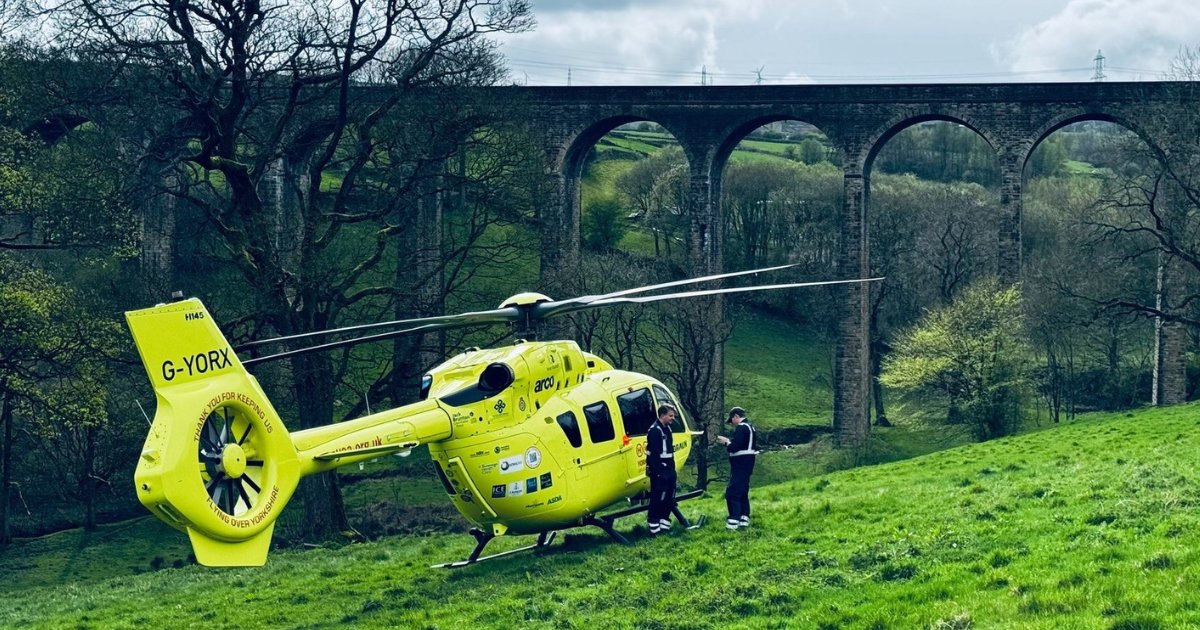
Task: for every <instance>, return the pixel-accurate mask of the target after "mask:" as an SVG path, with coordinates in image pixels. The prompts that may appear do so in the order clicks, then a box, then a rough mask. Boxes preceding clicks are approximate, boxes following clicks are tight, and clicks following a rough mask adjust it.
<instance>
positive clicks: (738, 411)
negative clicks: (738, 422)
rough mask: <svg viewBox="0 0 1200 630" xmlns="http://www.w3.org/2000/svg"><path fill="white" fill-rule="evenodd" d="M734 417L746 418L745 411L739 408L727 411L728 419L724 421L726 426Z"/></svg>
mask: <svg viewBox="0 0 1200 630" xmlns="http://www.w3.org/2000/svg"><path fill="white" fill-rule="evenodd" d="M734 416H741V417H743V418H745V417H746V410H745V409H742V408H741V407H734V408H733V409H730V410H729V417H728V418H726V419H725V423H726V424H728V423H730V422H733V417H734Z"/></svg>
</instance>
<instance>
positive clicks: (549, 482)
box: [541, 473, 554, 490]
mask: <svg viewBox="0 0 1200 630" xmlns="http://www.w3.org/2000/svg"><path fill="white" fill-rule="evenodd" d="M541 482H542V490H545V489H546V488H549V487H550V486H553V485H554V479H553V477H552V476H551V475H550V473H546V474H544V475H542V478H541Z"/></svg>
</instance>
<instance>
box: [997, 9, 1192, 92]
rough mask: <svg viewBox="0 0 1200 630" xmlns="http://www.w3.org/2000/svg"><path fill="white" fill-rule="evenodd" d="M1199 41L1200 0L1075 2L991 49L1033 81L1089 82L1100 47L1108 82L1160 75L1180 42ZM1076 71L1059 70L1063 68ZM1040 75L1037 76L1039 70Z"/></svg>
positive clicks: (1189, 43) (1015, 69) (1190, 43)
mask: <svg viewBox="0 0 1200 630" xmlns="http://www.w3.org/2000/svg"><path fill="white" fill-rule="evenodd" d="M1197 44H1200V3H1196V2H1194V1H1190V0H1071V1H1070V2H1068V3H1067V5H1066V6H1065V7H1063V9H1062V10H1061V11H1060V12H1059V13H1058V14H1057V15H1054V16H1053V17H1050V18H1048V19H1046V20H1044V21H1042V22H1040V23H1038V24H1036V25H1034V26H1032V27H1029V28H1026V29H1025V30H1023V31H1022V32H1020V33H1019V34H1018V35H1017V36H1016V37H1014V38H1013V39H1011V40H1009V41H1008V42H1006V43H1004V44H1003V45H1000V46H997V47H994V48H993V54H994V55H995V56H996V57H997V59H999V60H1001V61H1002V62H1004V63H1007V65H1008V66H1009V67H1010V68H1011V70H1012V71H1014V72H1024V73H1031V74H1030V75H1029V76H1028V77H1027V78H1028V79H1029V80H1067V81H1086V80H1088V79H1090V78H1091V76H1092V60H1093V58H1094V57H1095V56H1096V51H1097V50H1102V51H1103V53H1104V56H1105V61H1106V65H1107V68H1106V72H1105V73H1106V74H1107V75H1108V80H1134V79H1158V78H1160V77H1161V74H1162V73H1163V72H1165V71H1166V70H1167V68H1168V66H1169V65H1170V62H1171V59H1172V58H1174V57H1175V55H1176V54H1177V53H1178V52H1179V49H1180V47H1181V46H1191V47H1195V46H1196V45H1197ZM1068 68H1070V69H1074V70H1072V71H1069V72H1058V71H1059V70H1062V69H1068ZM1035 73H1036V74H1035Z"/></svg>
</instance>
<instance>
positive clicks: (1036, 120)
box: [493, 82, 1198, 444]
mask: <svg viewBox="0 0 1200 630" xmlns="http://www.w3.org/2000/svg"><path fill="white" fill-rule="evenodd" d="M1182 88H1183V86H1182V84H1178V83H1170V82H1145V83H1038V84H948V85H842V86H815V85H812V86H746V87H700V86H697V87H577V88H575V87H561V88H556V87H547V88H529V87H509V88H494V89H493V90H494V91H495V97H496V98H497V99H499V100H504V101H511V100H513V99H517V100H520V101H523V102H524V103H526V104H527V106H528V107H529V110H530V113H529V119H528V120H529V129H530V130H531V132H532V133H534V134H535V135H536V137H538V138H539V140H540V142H541V143H542V146H543V147H544V151H545V160H546V162H545V168H546V174H547V183H548V188H549V190H550V191H551V194H550V198H549V199H547V200H546V201H545V205H544V207H543V218H544V219H545V223H544V225H545V232H544V234H543V253H542V263H543V266H542V268H543V274H544V277H543V281H544V284H546V285H547V286H549V287H553V286H554V285H555V284H556V281H555V278H554V275H553V274H554V273H555V270H562V269H570V268H572V267H573V266H574V265H575V263H576V261H577V260H578V257H579V213H580V178H581V174H582V169H583V165H584V159H585V157H586V155H587V153H588V151H589V150H590V149H591V148H592V146H593V145H594V144H595V143H596V142H597V141H598V140H599V139H600V138H601V137H602V136H604V135H605V134H606V133H608V132H609V131H611V130H613V129H614V128H615V127H617V126H619V125H623V124H626V123H630V122H637V121H649V122H653V123H656V124H658V125H661V126H662V127H663V128H665V129H666V130H667V131H669V132H670V133H671V134H673V135H674V136H675V138H676V139H677V140H678V141H679V144H680V145H681V146H682V148H683V152H684V155H685V156H686V158H687V160H688V165H689V169H690V182H691V184H690V193H689V197H690V198H689V203H688V208H687V210H688V214H689V217H690V230H689V235H690V242H689V244H688V246H689V247H688V249H689V255H690V261H689V262H690V264H691V266H692V269H693V270H694V272H695V273H696V274H697V275H700V274H709V273H717V272H720V271H721V270H722V269H721V267H722V252H723V243H722V230H721V225H722V221H721V174H722V171H723V169H724V167H725V164H726V162H727V161H728V159H729V156H730V154H731V153H732V152H733V149H734V147H735V146H736V145H737V144H738V143H739V142H740V141H741V140H742V139H743V138H744V137H745V136H746V135H747V134H748V133H750V132H751V131H753V130H755V129H757V128H759V127H760V126H762V125H764V124H767V123H771V122H776V121H781V120H795V121H801V122H804V123H808V124H811V125H814V126H815V127H817V128H818V129H819V130H820V131H822V132H823V133H824V134H825V135H826V136H827V137H828V139H829V140H830V142H831V143H832V144H833V146H834V147H835V148H836V149H837V150H838V151H839V153H840V154H841V158H842V164H843V171H844V175H843V177H844V192H845V194H844V205H843V209H842V216H841V222H840V225H841V228H840V234H839V237H840V243H841V250H840V255H839V259H838V267H837V274H838V275H839V276H840V277H843V278H856V277H866V276H867V275H868V271H869V267H868V260H869V255H870V254H869V251H868V241H867V232H866V226H867V213H868V212H869V211H870V197H869V194H868V193H869V180H870V175H871V166H872V162H873V160H874V158H875V156H876V155H877V154H878V152H879V150H880V148H881V147H883V145H884V144H885V143H886V142H887V141H888V139H890V138H891V137H892V136H894V135H895V134H897V133H898V132H900V131H901V130H903V129H905V128H906V127H909V126H911V125H914V124H917V123H921V122H926V121H948V122H952V123H957V124H961V125H963V126H965V127H967V128H969V129H971V130H973V131H975V132H976V133H977V134H979V135H980V136H981V137H982V138H983V139H984V140H985V141H986V142H987V143H988V145H990V146H991V148H992V150H993V151H995V155H996V159H997V162H998V164H999V167H1000V173H1001V186H1000V191H999V195H1000V199H999V202H1000V203H999V208H1000V210H999V212H1000V216H999V221H998V223H999V234H998V247H999V251H998V252H997V260H998V265H997V269H996V272H997V274H998V275H999V276H1000V277H1001V278H1002V279H1003V280H1004V281H1007V282H1016V281H1019V279H1020V275H1021V197H1022V190H1023V185H1024V179H1023V178H1024V169H1025V164H1026V162H1027V161H1028V159H1029V157H1030V155H1031V153H1032V152H1033V150H1034V149H1035V148H1036V147H1037V145H1038V144H1039V143H1040V142H1041V141H1042V140H1043V139H1045V138H1046V137H1047V136H1048V135H1050V134H1051V133H1053V132H1054V131H1055V130H1057V129H1059V128H1062V127H1064V126H1066V125H1070V124H1072V123H1076V122H1081V121H1089V120H1097V121H1107V122H1112V123H1116V124H1119V125H1122V126H1124V127H1126V128H1128V129H1130V130H1132V131H1133V132H1135V133H1137V134H1138V135H1139V136H1141V137H1142V139H1143V140H1145V141H1146V142H1147V143H1148V144H1149V145H1150V146H1151V147H1155V148H1160V147H1167V146H1169V145H1170V142H1171V139H1170V138H1158V137H1155V136H1154V134H1153V132H1152V131H1151V129H1153V128H1155V125H1152V124H1149V123H1150V121H1151V119H1152V118H1153V117H1161V116H1164V115H1168V116H1169V115H1178V114H1182V113H1184V112H1185V111H1186V110H1188V109H1191V110H1193V111H1194V110H1195V107H1196V106H1197V105H1198V103H1196V102H1194V101H1190V100H1188V98H1186V97H1182V96H1181V95H1182V94H1190V92H1187V91H1185V90H1183V89H1182ZM840 295H841V297H840V304H839V306H840V313H841V315H840V319H839V322H838V341H837V349H836V361H835V373H834V385H835V396H834V427H835V430H836V432H837V436H838V439H839V441H840V442H841V443H843V444H861V443H862V442H863V438H864V437H865V434H866V432H867V431H868V428H869V425H868V417H869V415H868V385H869V381H868V378H869V374H868V356H867V352H868V345H869V344H868V342H869V340H868V321H867V312H868V291H867V289H866V288H865V287H863V286H862V285H852V286H848V287H846V288H844V289H843V290H842V291H841V294H840ZM1156 345H1157V347H1158V348H1159V350H1160V357H1166V358H1165V359H1163V358H1160V360H1159V361H1158V364H1159V365H1160V366H1162V368H1163V369H1162V370H1161V373H1156V389H1157V391H1156V400H1157V401H1158V402H1160V403H1170V402H1178V401H1181V400H1183V399H1184V397H1185V394H1186V392H1185V386H1186V383H1185V381H1186V378H1185V377H1186V375H1185V373H1184V370H1183V362H1182V361H1180V360H1179V358H1180V357H1182V354H1183V334H1182V331H1181V330H1179V329H1178V328H1177V327H1172V326H1166V327H1163V328H1162V331H1161V332H1160V335H1159V339H1158V343H1157V344H1156ZM720 360H721V357H720V356H719V355H718V356H716V357H714V361H717V362H718V363H719V362H720ZM714 411H717V410H708V411H707V412H708V413H712V412H714Z"/></svg>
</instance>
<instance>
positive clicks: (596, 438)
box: [583, 401, 617, 444]
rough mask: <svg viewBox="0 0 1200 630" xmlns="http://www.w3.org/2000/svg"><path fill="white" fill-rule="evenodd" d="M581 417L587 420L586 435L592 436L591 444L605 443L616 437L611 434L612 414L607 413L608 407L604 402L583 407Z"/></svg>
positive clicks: (614, 434)
mask: <svg viewBox="0 0 1200 630" xmlns="http://www.w3.org/2000/svg"><path fill="white" fill-rule="evenodd" d="M583 415H584V417H585V418H587V425H588V433H589V434H590V435H591V436H592V443H593V444H599V443H600V442H607V441H609V440H611V439H613V438H615V437H617V435H616V433H614V432H613V423H612V414H610V413H609V411H608V405H606V404H605V403H604V401H600V402H598V403H595V404H592V405H588V406H586V407H584V408H583Z"/></svg>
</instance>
